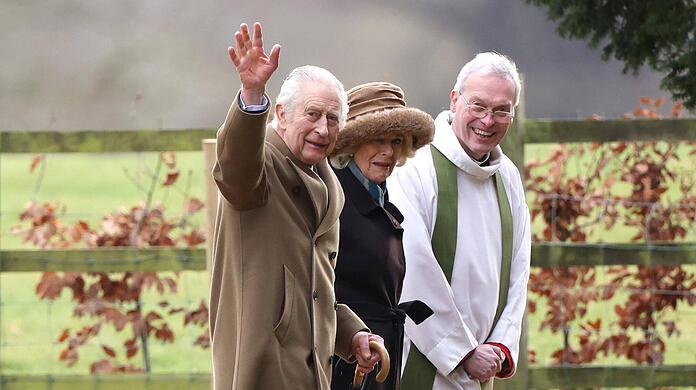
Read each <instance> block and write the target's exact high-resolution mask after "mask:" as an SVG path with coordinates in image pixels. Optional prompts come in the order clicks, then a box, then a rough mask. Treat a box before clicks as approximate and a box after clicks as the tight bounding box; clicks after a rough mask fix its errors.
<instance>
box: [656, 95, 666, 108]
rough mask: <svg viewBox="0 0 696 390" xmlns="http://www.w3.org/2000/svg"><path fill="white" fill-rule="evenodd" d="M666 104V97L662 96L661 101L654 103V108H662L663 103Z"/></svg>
mask: <svg viewBox="0 0 696 390" xmlns="http://www.w3.org/2000/svg"><path fill="white" fill-rule="evenodd" d="M664 102H665V97H664V96H662V97H660V98H659V99H657V100H655V102H653V106H655V107H660V106H661V105H662V103H664Z"/></svg>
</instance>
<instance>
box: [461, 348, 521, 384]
mask: <svg viewBox="0 0 696 390" xmlns="http://www.w3.org/2000/svg"><path fill="white" fill-rule="evenodd" d="M486 344H490V345H495V346H496V347H498V348H500V350H501V351H503V353H504V354H505V361H504V362H503V368H502V369H501V370H500V372H499V373H498V374H497V375H496V376H497V377H498V378H509V377H511V376H512V374H513V373H514V372H515V362H513V361H512V355H511V354H510V350H509V349H508V347H506V346H504V345H503V344H500V343H486ZM465 359H466V358H465Z"/></svg>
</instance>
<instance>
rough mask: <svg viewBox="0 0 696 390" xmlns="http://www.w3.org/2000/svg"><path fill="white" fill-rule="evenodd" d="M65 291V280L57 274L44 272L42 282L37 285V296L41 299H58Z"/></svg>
mask: <svg viewBox="0 0 696 390" xmlns="http://www.w3.org/2000/svg"><path fill="white" fill-rule="evenodd" d="M62 290H63V278H61V277H60V276H58V275H57V274H56V273H55V272H44V273H43V275H41V281H39V284H37V285H36V294H37V295H38V296H39V298H40V299H46V298H48V299H51V300H53V299H56V298H58V297H59V296H60V293H61V291H62Z"/></svg>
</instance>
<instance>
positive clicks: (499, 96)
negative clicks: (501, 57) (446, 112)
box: [450, 73, 516, 160]
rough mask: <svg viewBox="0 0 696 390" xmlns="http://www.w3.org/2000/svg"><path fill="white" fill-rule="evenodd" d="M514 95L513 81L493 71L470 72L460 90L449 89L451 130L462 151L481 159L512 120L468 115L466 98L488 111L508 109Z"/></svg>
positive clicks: (505, 130) (510, 109)
mask: <svg viewBox="0 0 696 390" xmlns="http://www.w3.org/2000/svg"><path fill="white" fill-rule="evenodd" d="M515 96H516V91H515V83H513V82H512V81H511V80H508V79H506V78H504V77H501V76H499V75H497V74H495V73H483V74H482V73H472V74H470V75H469V77H467V79H466V82H465V87H464V90H463V91H462V93H461V94H459V93H457V92H456V91H452V94H451V97H450V111H452V114H453V118H452V130H453V131H454V134H455V135H456V136H457V139H459V143H460V144H461V146H462V148H463V149H464V151H465V152H466V154H468V155H469V156H471V157H472V158H474V159H476V160H481V159H482V158H483V157H484V156H485V155H486V154H488V153H490V151H491V150H493V149H494V148H495V147H496V146H497V145H498V144H499V143H500V141H501V140H502V139H503V137H505V134H506V133H507V130H508V128H509V127H510V124H511V123H512V121H510V122H509V123H499V122H496V121H494V120H493V116H492V115H490V114H489V115H486V116H485V117H483V118H480V119H479V118H476V117H475V116H473V115H471V112H470V109H469V107H468V106H467V103H466V102H467V101H468V102H469V104H477V105H479V106H483V107H486V108H488V109H490V110H492V111H508V112H511V111H512V109H513V108H514V102H515ZM462 97H464V99H462ZM465 99H466V101H465Z"/></svg>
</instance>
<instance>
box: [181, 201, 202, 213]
mask: <svg viewBox="0 0 696 390" xmlns="http://www.w3.org/2000/svg"><path fill="white" fill-rule="evenodd" d="M204 206H205V204H204V203H203V202H202V201H201V200H200V199H198V198H190V199H188V200H186V202H184V211H185V212H187V213H189V214H192V213H195V212H196V211H199V210H201V209H202V208H203V207H204Z"/></svg>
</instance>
